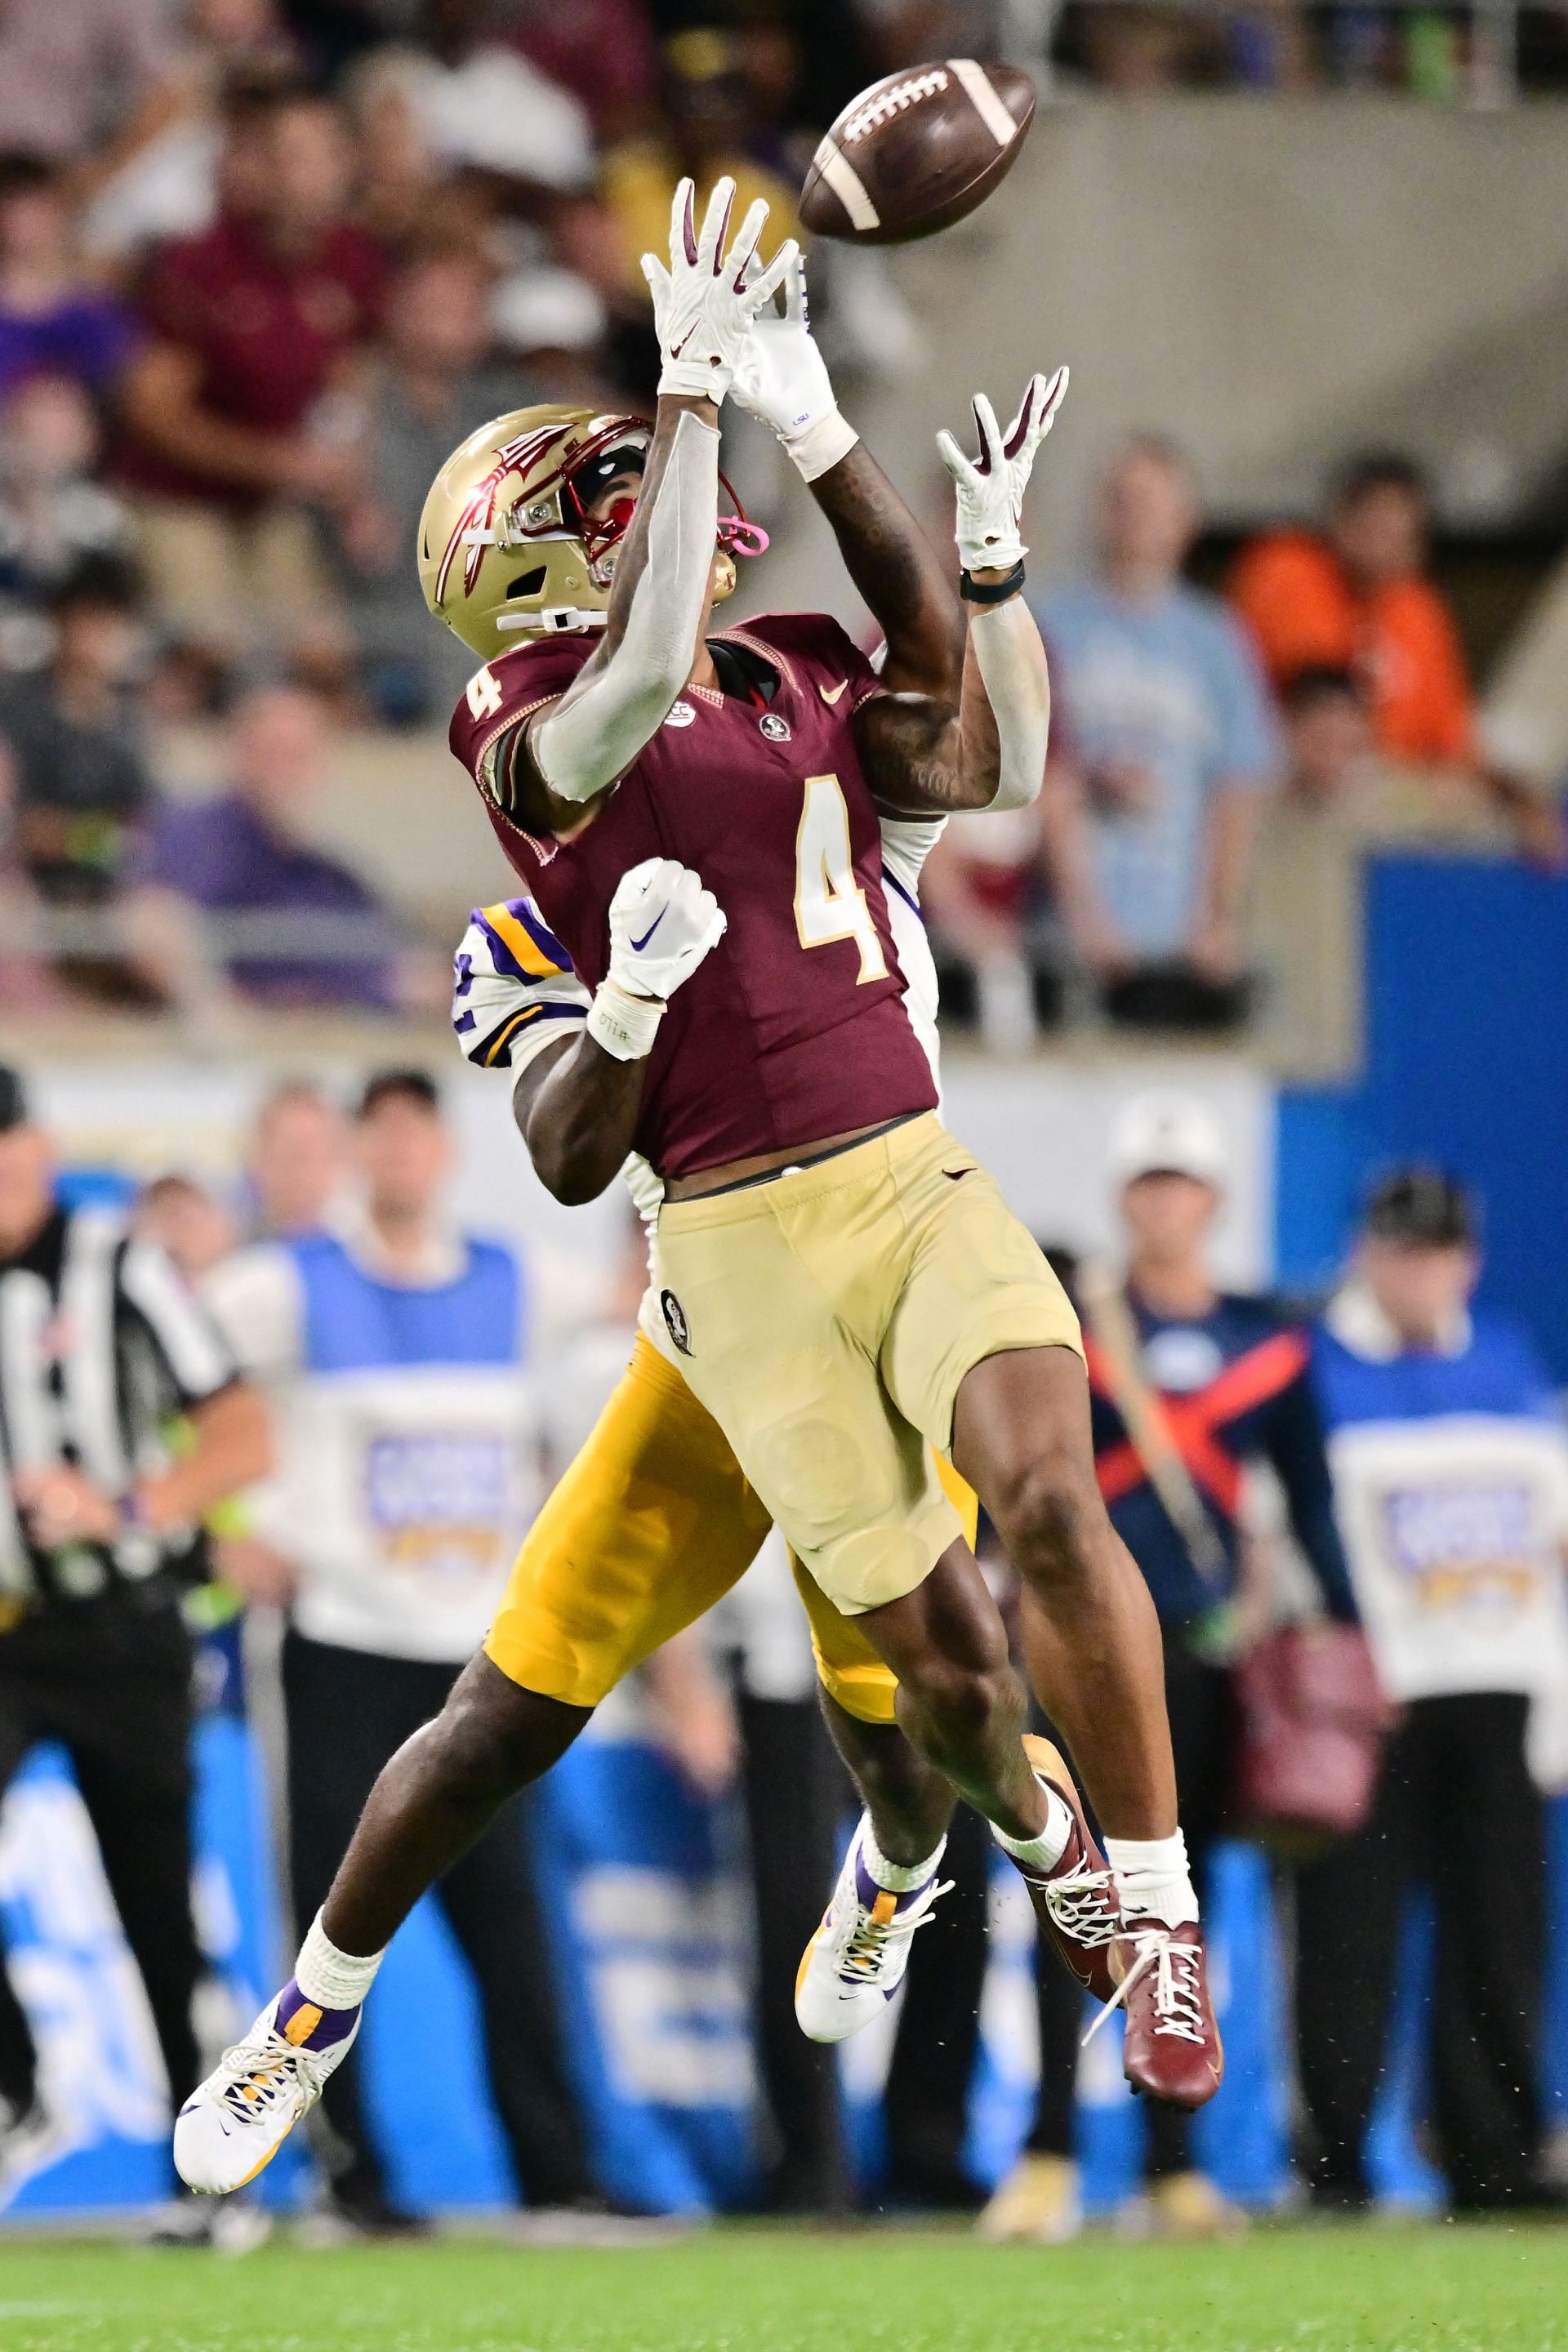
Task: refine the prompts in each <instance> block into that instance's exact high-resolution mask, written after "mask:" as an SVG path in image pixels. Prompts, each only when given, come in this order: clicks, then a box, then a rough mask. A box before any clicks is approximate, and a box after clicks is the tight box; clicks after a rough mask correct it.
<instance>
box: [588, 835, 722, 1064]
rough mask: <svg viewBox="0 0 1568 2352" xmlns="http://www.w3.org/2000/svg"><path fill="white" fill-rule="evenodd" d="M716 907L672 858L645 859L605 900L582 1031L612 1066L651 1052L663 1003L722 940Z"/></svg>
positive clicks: (693, 876) (710, 896)
mask: <svg viewBox="0 0 1568 2352" xmlns="http://www.w3.org/2000/svg"><path fill="white" fill-rule="evenodd" d="M724 924H725V917H724V912H723V909H722V908H721V906H720V904H719V902H718V900H717V899H716V898H714V896H713V893H712V892H711V890H705V889H704V888H703V887H702V881H701V877H700V875H697V874H694V873H693V872H692V870H691V868H690V866H682V865H680V864H679V862H678V861H677V860H676V859H675V858H673V857H645V858H644V860H643V862H642V864H641V865H640V866H633V867H632V869H631V871H630V873H629V874H623V875H622V877H621V878H620V881H619V883H618V884H617V885H616V895H615V897H614V898H612V899H611V901H610V969H609V971H608V973H607V974H606V976H605V979H604V980H602V981H601V982H600V983H599V986H598V988H597V989H596V990H595V993H594V1003H593V1009H592V1010H591V1012H590V1013H589V1014H588V1033H589V1034H590V1036H592V1037H594V1038H595V1039H596V1041H597V1042H598V1044H599V1045H602V1046H603V1047H604V1049H605V1053H606V1054H613V1055H615V1056H616V1060H617V1061H622V1062H640V1061H641V1060H642V1059H643V1057H644V1056H645V1055H647V1054H650V1053H651V1052H652V1051H653V1041H654V1039H655V1037H657V1035H658V1024H659V1023H660V1021H661V1020H662V1019H663V1017H664V1009H665V1005H666V1003H668V999H669V998H670V997H671V996H673V995H674V993H675V992H676V990H677V989H678V988H679V986H680V984H681V982H682V981H685V980H689V979H690V977H691V974H692V973H693V972H694V971H696V969H697V967H698V965H699V964H700V962H701V961H702V959H703V957H704V956H705V955H707V953H708V952H709V950H710V949H711V948H712V947H714V946H716V945H717V943H718V941H719V940H721V938H722V937H723V933H724Z"/></svg>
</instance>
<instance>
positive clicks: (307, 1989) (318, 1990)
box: [294, 1911, 386, 2009]
mask: <svg viewBox="0 0 1568 2352" xmlns="http://www.w3.org/2000/svg"><path fill="white" fill-rule="evenodd" d="M385 1957H386V1955H385V1953H384V1951H383V1952H371V1953H368V1954H367V1955H366V1956H365V1958H363V1959H361V1958H357V1957H356V1956H355V1954H353V1952H340V1951H339V1949H338V1948H337V1946H336V1945H335V1944H334V1943H333V1941H332V1939H331V1937H330V1936H329V1935H328V1933H327V1931H326V1929H325V1928H324V1927H322V1925H321V1913H320V1912H319V1911H318V1912H317V1914H316V1916H315V1917H314V1919H313V1920H312V1921H311V1923H310V1934H309V1935H308V1936H307V1937H306V1938H305V1940H304V1942H303V1943H302V1944H301V1945H300V1957H299V1958H298V1959H297V1960H296V1961H295V1963H294V1981H295V1983H296V1984H297V1985H298V1986H299V1988H300V1991H301V1992H302V1993H303V1994H304V1996H305V1998H306V2000H313V2001H314V2002H315V2004H316V2006H317V2008H318V2009H357V2008H358V2006H359V2004H360V2002H361V2001H362V2000H363V1999H364V1997H365V1995H366V1993H367V1992H368V1991H369V1990H370V1989H371V1986H372V1985H373V1984H374V1982H375V1972H376V1970H377V1969H379V1968H380V1966H381V1964H382V1961H383V1960H384V1958H385Z"/></svg>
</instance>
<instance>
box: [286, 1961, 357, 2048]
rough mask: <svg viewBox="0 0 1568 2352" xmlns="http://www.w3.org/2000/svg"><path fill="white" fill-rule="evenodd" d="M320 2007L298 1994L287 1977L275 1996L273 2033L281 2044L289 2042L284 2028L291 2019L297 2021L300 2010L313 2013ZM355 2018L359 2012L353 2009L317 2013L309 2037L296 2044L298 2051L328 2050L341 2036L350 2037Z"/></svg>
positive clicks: (297, 1989) (295, 1986) (291, 1980)
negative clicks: (316, 2019) (312, 2011)
mask: <svg viewBox="0 0 1568 2352" xmlns="http://www.w3.org/2000/svg"><path fill="white" fill-rule="evenodd" d="M320 2007H321V2004H320V2002H318V2001H313V2000H308V1999H307V1997H306V1995H305V1994H304V1993H302V1992H301V1991H300V1988H299V1986H298V1985H297V1984H296V1983H295V1981H294V1979H293V1978H292V1977H290V1978H289V1982H288V1983H287V1985H286V1986H285V1987H284V1989H283V1990H282V1991H281V1992H280V1993H279V1996H278V2017H277V2022H276V2031H277V2032H279V2033H281V2034H282V2035H283V2038H284V2040H285V2041H287V2040H288V2038H289V2035H288V2025H289V2019H290V2018H291V2017H297V2016H298V2015H299V2013H300V2011H301V2010H302V2009H317V2008H320ZM358 2015H359V2011H358V2009H357V2008H356V2009H323V2010H321V2018H320V2020H319V2021H318V2022H317V2023H316V2024H314V2025H313V2026H312V2027H311V2028H310V2032H309V2033H307V2034H306V2036H305V2038H304V2040H303V2042H300V2049H302V2050H325V2049H328V2048H330V2047H331V2044H332V2043H333V2042H341V2041H342V2038H343V2036H344V2034H345V2033H352V2032H353V2029H354V2020H355V2019H356V2018H357V2017H358Z"/></svg>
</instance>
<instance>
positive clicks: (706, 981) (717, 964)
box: [451, 613, 936, 1177]
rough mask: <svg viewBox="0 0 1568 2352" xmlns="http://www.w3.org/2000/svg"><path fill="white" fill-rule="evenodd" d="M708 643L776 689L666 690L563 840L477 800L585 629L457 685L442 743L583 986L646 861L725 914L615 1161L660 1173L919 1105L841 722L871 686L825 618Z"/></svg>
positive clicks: (871, 816)
mask: <svg viewBox="0 0 1568 2352" xmlns="http://www.w3.org/2000/svg"><path fill="white" fill-rule="evenodd" d="M722 634H723V635H724V636H725V637H726V638H727V639H729V640H731V642H733V643H734V644H736V645H738V646H749V647H750V649H751V650H752V652H753V653H755V654H759V655H761V656H763V659H764V660H766V661H767V662H768V663H769V665H770V666H771V667H772V668H773V670H775V671H776V672H777V674H778V680H779V684H778V690H777V692H776V693H775V694H774V696H773V699H772V701H771V702H768V703H766V704H763V703H761V702H752V701H748V700H746V699H744V698H742V697H740V696H735V695H721V694H719V693H716V692H713V691H710V690H709V689H707V688H701V687H688V688H687V689H686V690H685V692H684V693H683V694H682V695H681V696H680V698H679V700H678V701H677V703H676V704H675V706H674V708H673V709H672V710H671V711H670V713H669V716H668V719H666V720H665V722H664V724H663V726H662V727H661V728H660V729H659V730H658V734H657V735H656V736H655V737H654V739H653V740H652V741H651V742H650V743H649V744H648V745H647V748H646V750H645V751H643V752H642V754H641V756H640V757H639V758H638V759H637V761H636V763H635V764H634V766H633V767H632V768H631V769H630V771H629V772H628V773H627V774H626V776H625V777H624V778H623V779H622V781H621V782H620V783H619V784H618V785H617V786H616V788H615V790H614V791H613V792H612V793H608V794H607V795H606V796H605V799H604V801H603V802H602V803H600V808H599V814H598V815H597V816H596V817H595V820H594V822H593V823H592V824H589V825H588V826H586V827H585V828H584V831H583V832H582V833H580V834H579V835H577V836H576V838H575V839H574V840H572V841H567V842H562V841H554V840H549V841H540V840H536V839H534V838H533V837H532V836H531V835H529V834H526V833H524V832H522V831H521V829H520V828H519V827H518V826H517V825H515V824H512V822H511V821H510V818H508V817H507V816H506V815H504V814H503V813H502V812H501V810H500V808H499V807H498V805H497V803H496V797H495V781H494V779H495V761H496V757H497V753H498V751H499V749H500V744H501V741H502V739H503V738H504V737H505V736H506V735H508V734H510V730H512V729H513V728H514V727H516V726H517V725H518V724H519V722H520V721H521V719H525V718H526V717H527V716H528V715H529V713H530V712H531V711H534V710H537V709H539V707H540V705H541V704H542V703H544V702H549V701H552V700H553V699H554V698H556V697H557V696H558V695H561V694H563V693H564V691H565V689H566V688H567V687H568V686H569V685H570V683H571V681H572V679H573V678H574V677H575V676H576V674H577V671H578V670H579V669H580V668H581V667H582V666H583V664H584V662H585V661H586V660H587V658H588V656H589V655H590V654H591V653H592V651H593V647H594V641H593V640H592V639H591V638H589V637H585V636H582V637H579V636H574V637H563V638H556V639H545V640H542V641H541V642H539V643H536V644H533V645H530V646H520V647H519V648H518V650H517V651H516V652H515V653H510V654H504V655H502V656H500V659H499V660H497V661H493V662H491V663H489V665H488V666H487V667H485V668H484V669H481V670H479V672H478V673H477V674H476V676H475V677H473V678H472V679H471V680H470V681H469V685H468V693H467V695H466V697H465V698H464V699H463V700H462V701H461V702H460V703H459V704H458V709H457V714H456V716H455V717H454V719H453V721H452V733H451V743H452V749H453V751H454V752H455V753H456V754H457V756H458V759H459V760H460V761H462V762H463V765H464V766H465V767H466V768H467V769H468V772H469V773H470V775H472V776H473V777H474V779H475V781H476V782H477V783H478V784H479V789H480V791H481V792H482V793H483V794H484V796H485V805H486V808H487V810H488V812H489V819H490V823H491V824H493V825H494V827H495V830H496V833H497V835H498V836H499V838H500V844H501V846H502V848H503V849H504V850H505V851H506V854H507V856H508V858H509V859H510V862H511V865H512V866H513V867H514V869H515V870H516V872H517V873H518V874H520V875H521V877H522V879H523V881H524V882H525V883H526V885H527V887H528V888H529V890H530V892H531V894H532V896H533V898H535V899H536V900H537V901H538V904H539V906H540V908H541V910H542V913H543V915H544V917H545V919H546V921H547V922H548V923H549V924H550V926H551V929H552V930H553V931H554V932H555V933H556V935H557V936H558V938H559V939H560V940H562V941H563V944H564V945H565V947H566V949H567V950H568V951H569V953H570V955H571V958H572V961H573V963H574V965H575V966H576V969H577V971H578V972H579V973H580V974H581V976H582V978H583V979H584V981H585V982H586V983H587V985H588V986H589V987H590V988H596V987H597V985H598V983H599V982H600V981H601V980H603V978H604V977H605V970H606V967H607V965H608V962H609V952H610V932H609V907H610V900H611V899H612V898H614V896H615V893H616V887H617V886H618V884H619V882H620V879H621V877H622V876H623V875H624V874H626V872H627V871H628V870H629V869H630V868H631V867H632V866H638V865H640V864H641V863H642V861H643V859H644V858H646V857H674V858H678V859H679V861H680V863H681V864H682V865H683V866H691V867H693V868H694V869H695V871H696V872H697V873H698V874H699V875H700V877H701V878H702V881H703V882H704V883H705V884H706V886H707V887H708V888H709V889H710V890H711V891H712V893H713V895H714V897H715V898H717V899H718V901H719V904H720V906H721V907H722V908H723V909H724V912H725V915H726V916H727V917H728V919H729V928H728V929H727V930H726V931H725V933H724V936H723V938H722V939H721V940H720V942H719V944H718V946H717V947H716V948H715V949H714V950H712V952H711V954H710V955H709V956H707V957H706V958H705V959H704V961H702V962H701V963H700V965H699V966H698V968H697V970H696V971H694V972H693V973H692V975H691V977H690V978H689V980H688V981H686V982H684V983H683V984H682V986H681V987H680V988H679V989H678V990H677V991H676V992H675V994H674V996H673V997H671V999H670V1003H669V1010H668V1013H666V1015H665V1017H664V1020H663V1022H662V1023H661V1024H660V1027H659V1034H658V1043H657V1044H656V1045H655V1046H654V1050H653V1053H652V1055H650V1056H649V1065H648V1073H647V1084H646V1086H645V1087H644V1089H643V1097H642V1108H641V1110H640V1112H639V1114H638V1119H637V1135H636V1138H635V1145H636V1149H637V1150H638V1151H640V1152H641V1153H642V1154H643V1156H644V1157H645V1158H646V1159H647V1160H650V1161H651V1162H652V1164H653V1166H654V1167H655V1168H656V1169H657V1170H658V1172H659V1174H660V1175H661V1176H665V1177H672V1176H684V1175H689V1174H690V1173H691V1172H693V1171H696V1170H698V1169H702V1168H715V1167H719V1166H721V1165H722V1164H723V1163H725V1162H726V1161H729V1160H745V1159H750V1158H751V1157H752V1155H753V1154H759V1153H763V1152H770V1151H777V1150H790V1149H791V1148H792V1147H794V1146H796V1145H800V1146H805V1145H807V1144H811V1143H816V1142H820V1141H821V1140H822V1139H823V1138H824V1137H825V1136H829V1135H842V1134H844V1133H846V1132H847V1130H848V1129H851V1128H857V1127H868V1126H870V1125H872V1124H873V1123H874V1122H876V1121H878V1120H881V1119H888V1118H899V1117H900V1115H902V1114H903V1113H905V1112H910V1111H921V1110H931V1109H932V1108H935V1104H936V1088H935V1086H934V1084H933V1083H932V1079H931V1066H930V1064H929V1063H928V1061H927V1059H926V1056H925V1054H924V1052H923V1051H922V1050H921V1045H920V1042H919V1040H918V1039H917V1037H916V1035H915V1034H914V1031H913V1029H912V1028H911V1027H910V1020H909V1015H908V1014H907V1013H906V1012H905V1010H904V1006H903V1002H902V995H903V987H904V981H903V975H902V974H901V972H900V970H899V964H898V958H897V956H896V954H895V952H894V949H893V941H892V935H891V932H890V930H889V925H888V909H887V902H886V900H885V899H884V898H883V895H882V856H881V835H880V834H879V830H878V824H877V812H876V808H875V806H874V804H873V803H872V799H871V793H870V789H869V787H868V784H867V782H866V778H865V775H864V774H863V772H862V771H861V767H860V761H859V756H858V752H857V751H856V747H855V737H854V731H853V730H852V728H851V725H850V721H851V719H852V718H853V716H854V714H855V712H856V710H857V709H858V708H859V706H860V704H861V703H862V702H864V701H866V700H867V699H868V697H869V696H871V695H872V694H875V693H877V692H879V685H878V680H877V677H876V675H875V673H874V671H873V670H872V668H871V667H870V665H869V663H868V661H867V660H866V659H865V657H864V656H863V655H862V654H860V653H859V652H858V651H857V649H856V647H855V646H853V645H852V644H851V643H850V640H849V639H848V637H847V635H845V633H844V631H843V630H842V629H841V628H840V627H839V625H838V624H837V621H833V620H829V619H827V618H826V616H825V615H824V614H807V613H791V614H772V615H770V616H768V617H767V618H765V619H763V620H757V621H752V622H749V623H748V624H747V625H746V626H745V627H744V628H743V629H739V628H738V629H731V630H726V631H724V632H723V633H722Z"/></svg>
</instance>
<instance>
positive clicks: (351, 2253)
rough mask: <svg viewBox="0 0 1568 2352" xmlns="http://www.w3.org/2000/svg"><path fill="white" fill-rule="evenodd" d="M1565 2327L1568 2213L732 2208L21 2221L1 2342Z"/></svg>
mask: <svg viewBox="0 0 1568 2352" xmlns="http://www.w3.org/2000/svg"><path fill="white" fill-rule="evenodd" d="M839 2345H843V2346H846V2347H852V2348H853V2352H868V2347H869V2352H1036V2347H1051V2352H1110V2347H1125V2352H1568V2229H1563V2230H1552V2229H1550V2228H1547V2229H1542V2228H1527V2227H1518V2228H1514V2227H1508V2226H1503V2225H1497V2226H1493V2227H1488V2228H1484V2229H1456V2228H1433V2229H1417V2228H1393V2227H1390V2228H1374V2229H1363V2230H1357V2231H1352V2230H1349V2229H1343V2230H1318V2231H1311V2230H1290V2229H1279V2230H1264V2231H1258V2232H1257V2233H1256V2234H1255V2235H1253V2236H1252V2237H1251V2238H1249V2239H1247V2240H1246V2241H1245V2242H1242V2243H1240V2244H1236V2245H1228V2246H1218V2247H1174V2246H1153V2245H1135V2244H1125V2243H1122V2242H1118V2241H1116V2240H1114V2239H1109V2238H1101V2239H1097V2240H1089V2241H1085V2242H1082V2243H1080V2244H1079V2245H1077V2246H1074V2247H1071V2248H1069V2249H1067V2250H1065V2251H1063V2252H1044V2251H1040V2252H1036V2251H1033V2250H1013V2249H1008V2250H1005V2251H992V2250H989V2249H987V2248H984V2247H981V2246H978V2245H976V2244H974V2243H973V2242H971V2241H969V2240H967V2239H965V2238H963V2237H961V2236H958V2235H948V2234H946V2233H944V2232H942V2231H921V2232H917V2231H890V2230H889V2231H865V2232H864V2233H855V2234H846V2235H843V2236H839V2237H826V2236H821V2235H806V2234H804V2233H799V2232H795V2231H779V2232H777V2233H770V2232H766V2231H741V2230H731V2229H724V2230H717V2231H710V2232H707V2233H704V2234H701V2235H698V2236H693V2237H688V2238H683V2239H679V2240H677V2241H675V2242H671V2243H668V2244H665V2245H652V2246H643V2247H638V2248H635V2249H623V2248H615V2249H601V2250H597V2251H586V2250H577V2249H574V2250H571V2251H566V2250H543V2249H535V2250H527V2249H521V2248H512V2247H508V2246H505V2245H502V2244H498V2243H497V2242H494V2241H493V2240H481V2239H471V2240H465V2239H461V2238H449V2239H447V2240H445V2241H443V2242H440V2243H439V2244H435V2245H424V2246H419V2245H413V2246H390V2247H386V2248H371V2247H366V2248H352V2249H347V2250H342V2251H337V2252H306V2251H304V2250H302V2249H299V2248H292V2247H289V2245H287V2244H285V2243H282V2242H275V2243H274V2244H273V2245H271V2246H269V2247H268V2248H266V2249H265V2250H264V2251H263V2252H260V2253H258V2254H254V2255H251V2256H250V2257H248V2258H247V2260H245V2261H243V2262H226V2261H223V2260H221V2259H219V2258H216V2257H213V2256H210V2255H206V2254H198V2253H185V2252H147V2251H142V2250H139V2249H133V2248H129V2247H124V2246H117V2245H111V2244H105V2243H103V2242H62V2241H58V2240H56V2241H50V2240H40V2239H36V2238H34V2239H26V2238H20V2237H18V2238H0V2347H4V2352H817V2347H837V2346H839Z"/></svg>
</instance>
